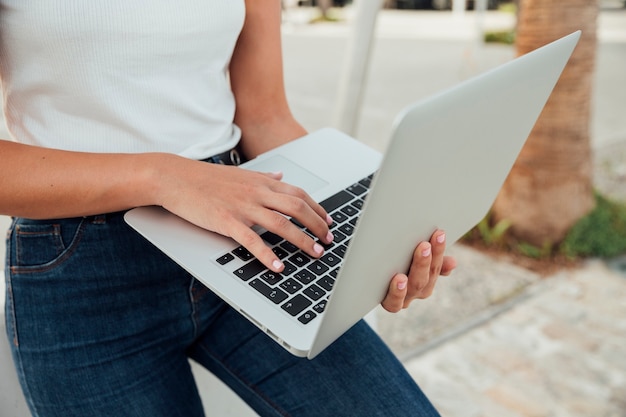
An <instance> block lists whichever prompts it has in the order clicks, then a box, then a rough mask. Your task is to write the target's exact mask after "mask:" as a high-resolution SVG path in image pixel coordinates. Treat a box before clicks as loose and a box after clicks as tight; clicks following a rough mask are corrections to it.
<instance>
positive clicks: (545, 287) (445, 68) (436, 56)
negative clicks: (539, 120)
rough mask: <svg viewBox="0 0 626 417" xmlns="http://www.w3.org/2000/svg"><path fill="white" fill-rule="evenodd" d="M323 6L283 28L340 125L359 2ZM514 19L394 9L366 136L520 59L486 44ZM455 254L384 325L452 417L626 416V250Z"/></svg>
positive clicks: (601, 133)
mask: <svg viewBox="0 0 626 417" xmlns="http://www.w3.org/2000/svg"><path fill="white" fill-rule="evenodd" d="M601 3H602V5H603V9H602V11H601V15H600V19H599V30H598V35H599V46H598V56H597V67H596V68H597V71H596V81H595V92H594V102H593V123H592V132H591V139H592V145H593V148H594V151H595V158H596V179H595V181H596V183H597V184H598V187H599V188H600V189H602V190H603V191H605V192H607V193H609V194H610V195H613V196H614V197H616V198H620V199H623V200H624V201H626V188H625V187H626V185H625V184H626V118H625V117H624V113H625V110H626V75H625V74H626V9H623V8H617V7H616V6H617V5H618V2H611V1H602V2H601ZM314 12H315V11H314V10H313V9H297V10H288V11H287V13H286V14H285V22H284V26H283V29H284V36H283V48H284V57H285V58H284V60H285V82H286V86H287V93H288V98H289V101H290V103H291V105H292V109H293V111H294V113H295V115H296V116H297V117H298V118H299V119H300V120H301V121H302V123H303V124H304V126H305V127H306V128H307V129H309V130H315V129H318V128H321V127H325V126H328V125H332V124H333V123H334V121H333V115H334V114H336V113H337V107H336V100H337V91H338V85H337V83H338V80H339V74H340V73H341V71H342V68H343V65H344V59H345V55H346V44H347V39H348V36H349V35H350V28H351V26H350V23H351V18H352V16H353V13H354V10H353V9H352V8H346V9H342V10H339V12H338V16H340V17H341V18H342V20H341V21H339V22H335V23H321V24H308V23H307V22H308V20H309V19H310V18H311V16H312V15H313V13H314ZM513 24H514V19H513V16H511V15H507V14H503V13H499V12H488V13H487V14H485V15H482V16H477V15H476V14H474V13H473V12H466V13H464V14H462V15H453V14H452V13H451V12H431V11H397V10H384V11H382V12H381V13H380V15H379V18H378V25H377V31H376V39H375V43H374V45H373V50H372V55H371V66H370V69H369V72H368V81H367V84H366V86H365V95H364V98H363V106H362V111H361V118H360V121H359V124H358V129H357V131H356V132H353V134H354V136H355V137H357V138H359V139H360V140H362V141H364V142H366V143H368V144H370V145H371V146H373V147H375V148H378V149H380V150H382V149H383V148H384V146H385V143H386V141H387V138H388V137H389V134H390V132H391V126H392V123H393V120H394V117H395V115H396V114H397V113H398V112H399V111H400V110H401V109H402V108H403V107H405V106H406V105H408V104H410V103H411V102H413V101H415V100H418V99H421V98H424V97H426V96H428V95H430V94H433V93H435V92H437V91H439V90H441V89H443V88H446V87H449V86H452V85H454V84H456V83H458V82H460V81H462V80H464V79H466V78H468V77H471V76H472V75H475V74H478V73H480V72H483V71H485V70H487V69H489V68H492V67H494V66H496V65H498V64H500V63H503V62H506V61H508V60H510V59H511V58H513V56H514V50H513V48H512V47H511V46H505V45H484V44H483V43H481V42H479V41H478V39H479V35H478V33H479V32H481V31H483V30H488V29H494V30H495V29H508V28H510V27H511V25H513ZM1 130H2V129H0V131H1ZM2 137H5V136H2ZM4 220H6V218H4V219H2V218H0V224H1V223H4ZM0 246H1V243H0ZM0 250H2V248H0ZM450 253H451V254H453V255H455V256H456V257H457V260H458V263H459V267H458V268H457V270H456V271H455V272H454V274H453V275H452V276H451V277H447V278H441V279H440V281H439V283H438V286H437V289H436V291H435V294H434V295H433V296H432V297H431V298H429V299H427V300H424V301H419V302H415V303H414V304H413V306H412V307H411V308H409V309H408V310H405V311H403V312H401V313H399V314H396V315H392V314H389V313H386V312H383V311H377V313H376V321H377V328H378V331H379V333H380V334H381V336H382V337H383V338H384V339H385V340H386V341H387V342H388V343H389V344H390V346H391V347H392V349H393V350H394V351H395V352H396V353H397V354H398V355H399V357H400V358H401V359H402V360H403V362H404V363H405V364H406V366H407V368H408V370H409V372H410V373H411V374H412V375H413V376H414V377H415V379H416V381H418V383H419V384H420V385H421V387H422V388H423V389H424V391H425V392H426V393H427V395H428V396H429V397H430V398H431V399H432V401H433V402H434V403H435V405H436V406H437V407H438V408H439V409H440V411H441V413H442V415H443V416H447V417H457V416H458V417H491V416H497V417H509V416H510V417H519V416H524V417H544V416H545V417H561V416H563V417H590V416H594V417H625V416H626V258H624V259H615V260H609V261H602V260H597V259H592V260H589V261H586V262H584V263H583V264H582V265H581V266H579V267H577V268H574V269H564V270H560V271H557V272H554V273H551V274H550V275H548V276H539V275H538V274H536V273H534V272H532V271H530V270H527V269H524V268H521V267H519V266H516V265H514V264H512V263H509V262H506V261H503V260H497V259H493V258H491V257H488V256H487V255H485V254H483V253H480V252H477V251H475V250H473V249H471V248H468V247H464V246H460V245H454V246H453V247H452V248H451V249H450Z"/></svg>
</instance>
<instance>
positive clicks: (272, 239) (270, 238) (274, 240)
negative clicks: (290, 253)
mask: <svg viewBox="0 0 626 417" xmlns="http://www.w3.org/2000/svg"><path fill="white" fill-rule="evenodd" d="M261 238H263V240H264V241H266V242H267V243H269V244H270V245H278V244H279V243H280V242H282V241H283V238H282V237H280V236H278V235H277V234H276V233H272V232H269V231H268V232H265V233H263V234H262V235H261Z"/></svg>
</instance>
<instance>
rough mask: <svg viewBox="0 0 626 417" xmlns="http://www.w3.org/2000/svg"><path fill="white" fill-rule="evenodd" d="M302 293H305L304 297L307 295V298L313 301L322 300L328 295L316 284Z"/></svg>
mask: <svg viewBox="0 0 626 417" xmlns="http://www.w3.org/2000/svg"><path fill="white" fill-rule="evenodd" d="M302 292H303V293H304V295H306V296H307V297H309V298H310V299H311V300H313V301H317V300H319V299H320V298H322V297H323V296H325V295H326V291H324V290H323V289H321V288H320V287H318V286H317V285H315V284H313V285H311V286H310V287H308V288H306V289H305V290H304V291H302Z"/></svg>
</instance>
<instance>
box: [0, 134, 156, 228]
mask: <svg viewBox="0 0 626 417" xmlns="http://www.w3.org/2000/svg"><path fill="white" fill-rule="evenodd" d="M167 158H168V155H165V154H156V153H155V154H95V153H83V152H68V151H60V150H53V149H46V148H41V147H36V146H29V145H22V144H18V143H13V142H9V141H4V140H2V141H0V214H5V215H11V216H19V217H28V218H35V219H37V218H61V217H74V216H83V215H90V214H98V213H105V212H112V211H118V210H123V209H128V208H131V207H136V206H142V205H149V204H157V203H158V201H157V197H156V196H157V191H158V182H157V181H156V180H155V178H156V177H157V176H158V175H159V172H158V170H159V166H160V164H164V163H165V160H166V159H167Z"/></svg>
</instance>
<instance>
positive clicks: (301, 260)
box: [289, 253, 311, 266]
mask: <svg viewBox="0 0 626 417" xmlns="http://www.w3.org/2000/svg"><path fill="white" fill-rule="evenodd" d="M289 260H290V261H291V262H293V263H294V264H295V265H296V266H304V265H306V264H308V263H309V262H310V261H311V258H309V257H308V256H306V255H305V254H303V253H296V254H295V255H292V256H291V257H290V258H289Z"/></svg>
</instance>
